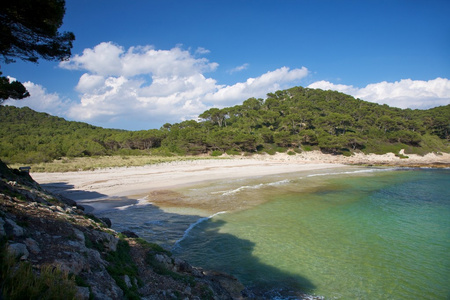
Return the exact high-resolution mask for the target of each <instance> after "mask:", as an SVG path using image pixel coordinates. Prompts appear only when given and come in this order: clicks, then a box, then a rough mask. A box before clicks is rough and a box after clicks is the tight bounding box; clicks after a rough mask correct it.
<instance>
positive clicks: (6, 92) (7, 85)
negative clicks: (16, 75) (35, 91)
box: [0, 72, 30, 103]
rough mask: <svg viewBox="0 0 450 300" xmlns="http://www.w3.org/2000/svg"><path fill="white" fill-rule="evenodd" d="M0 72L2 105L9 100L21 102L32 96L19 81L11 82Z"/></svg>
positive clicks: (0, 99) (0, 101)
mask: <svg viewBox="0 0 450 300" xmlns="http://www.w3.org/2000/svg"><path fill="white" fill-rule="evenodd" d="M1 75H2V72H0V103H2V102H3V100H6V99H8V98H11V99H15V100H20V99H23V98H26V97H29V96H30V93H28V92H27V89H26V88H25V87H24V86H23V84H22V83H20V82H18V81H13V82H10V80H9V78H8V77H5V76H1Z"/></svg>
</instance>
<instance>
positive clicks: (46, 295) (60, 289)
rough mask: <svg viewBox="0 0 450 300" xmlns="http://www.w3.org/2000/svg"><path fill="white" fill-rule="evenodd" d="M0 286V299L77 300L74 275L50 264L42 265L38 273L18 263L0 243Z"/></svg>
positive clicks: (4, 244)
mask: <svg viewBox="0 0 450 300" xmlns="http://www.w3.org/2000/svg"><path fill="white" fill-rule="evenodd" d="M0 247H1V248H0V262H1V264H0V270H1V272H0V286H1V293H2V294H1V296H2V297H3V299H77V298H76V294H77V289H76V282H75V277H74V276H69V275H68V274H67V273H66V272H63V271H61V269H59V268H57V267H53V266H44V267H42V268H41V269H40V271H39V272H35V271H33V269H32V266H31V264H29V263H27V262H19V261H18V260H17V259H16V258H15V257H14V256H13V255H12V254H10V253H9V252H8V251H7V250H6V242H5V241H4V240H2V242H1V246H0Z"/></svg>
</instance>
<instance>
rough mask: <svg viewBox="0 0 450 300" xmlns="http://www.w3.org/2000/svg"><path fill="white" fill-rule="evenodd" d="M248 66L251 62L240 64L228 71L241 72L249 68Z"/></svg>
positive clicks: (231, 72)
mask: <svg viewBox="0 0 450 300" xmlns="http://www.w3.org/2000/svg"><path fill="white" fill-rule="evenodd" d="M248 66H249V64H248V63H245V64H243V65H240V66H237V67H235V68H233V69H231V70H230V71H228V73H230V74H233V73H235V72H240V71H243V70H246V69H247V68H248Z"/></svg>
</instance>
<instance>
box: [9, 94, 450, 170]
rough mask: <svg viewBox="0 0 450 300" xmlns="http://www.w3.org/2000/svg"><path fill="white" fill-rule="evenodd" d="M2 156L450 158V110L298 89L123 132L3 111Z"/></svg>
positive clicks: (25, 158)
mask: <svg viewBox="0 0 450 300" xmlns="http://www.w3.org/2000/svg"><path fill="white" fill-rule="evenodd" d="M0 120H1V121H2V126H1V127H0V157H2V159H3V160H4V161H7V162H21V163H32V162H40V161H49V160H53V159H58V158H61V157H77V156H96V155H133V154H158V155H173V154H179V155H180V154H181V155H183V154H205V153H210V154H214V155H215V154H221V153H224V152H226V153H229V154H241V153H268V154H273V153H276V152H286V151H287V152H289V151H290V153H295V152H301V151H310V150H319V151H322V152H324V153H332V154H341V155H351V154H352V153H354V152H364V153H377V154H382V153H387V152H393V153H399V151H400V150H401V149H405V153H406V154H408V153H415V154H426V153H428V152H449V149H450V148H449V139H450V134H449V133H450V132H449V131H450V121H449V120H450V105H447V106H442V107H436V108H432V109H429V110H411V109H399V108H392V107H389V106H387V105H379V104H376V103H371V102H366V101H363V100H360V99H355V98H353V97H352V96H349V95H345V94H342V93H339V92H334V91H323V90H318V89H309V88H303V87H295V88H291V89H288V90H284V91H277V92H275V93H270V94H268V97H267V99H265V100H263V99H256V98H250V99H247V100H245V101H244V102H243V103H242V104H241V105H236V106H233V107H226V108H211V109H209V110H207V111H205V112H203V113H202V114H200V120H199V121H198V122H197V121H194V120H188V121H183V122H181V123H175V124H169V123H167V124H164V125H163V126H162V127H161V129H159V130H158V129H151V130H141V131H125V130H113V129H104V128H100V127H95V126H91V125H89V124H85V123H79V122H68V121H65V120H64V119H61V118H57V117H52V116H50V115H48V114H44V113H37V112H35V111H33V110H31V109H29V108H15V107H10V106H3V107H2V106H0Z"/></svg>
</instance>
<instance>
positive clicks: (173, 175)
mask: <svg viewBox="0 0 450 300" xmlns="http://www.w3.org/2000/svg"><path fill="white" fill-rule="evenodd" d="M400 154H402V153H400ZM408 156H409V157H408V158H400V157H398V156H396V155H395V154H393V153H388V154H383V155H376V154H369V155H364V154H361V153H356V154H354V155H352V156H349V157H345V156H341V155H340V156H336V155H329V154H322V153H320V152H319V151H311V152H303V153H300V154H296V155H288V154H282V153H278V154H276V155H259V154H258V155H253V156H250V157H243V156H237V157H236V156H233V157H227V158H228V159H217V160H216V159H205V160H191V161H175V162H169V163H161V164H154V165H145V166H139V167H115V168H105V169H97V170H93V171H77V172H58V173H33V172H32V173H31V176H32V177H33V179H34V180H36V181H37V182H38V183H39V184H41V185H42V186H43V187H44V188H45V189H48V190H49V191H51V192H54V193H57V194H61V195H63V196H65V197H67V198H69V199H72V200H75V201H81V200H92V199H101V198H114V197H129V196H136V195H143V194H145V193H148V192H152V191H158V190H170V189H175V188H179V187H185V186H190V185H195V184H200V183H206V182H208V181H215V180H223V179H225V180H226V179H236V178H251V177H260V176H267V175H277V174H284V173H294V172H301V171H313V170H320V169H325V168H343V167H349V166H369V167H370V166H383V167H410V168H416V167H424V168H429V167H440V168H448V167H450V154H448V153H443V154H439V155H436V154H434V153H430V154H427V155H425V156H419V155H408Z"/></svg>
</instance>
